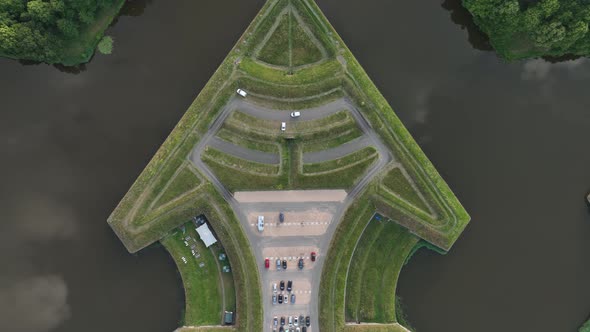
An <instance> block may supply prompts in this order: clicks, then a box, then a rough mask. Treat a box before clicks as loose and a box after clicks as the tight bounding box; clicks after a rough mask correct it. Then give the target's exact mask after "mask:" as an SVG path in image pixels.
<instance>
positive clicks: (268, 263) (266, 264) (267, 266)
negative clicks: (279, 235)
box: [264, 258, 270, 269]
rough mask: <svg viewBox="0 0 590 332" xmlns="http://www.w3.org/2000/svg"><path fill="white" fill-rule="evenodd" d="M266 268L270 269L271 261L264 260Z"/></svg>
mask: <svg viewBox="0 0 590 332" xmlns="http://www.w3.org/2000/svg"><path fill="white" fill-rule="evenodd" d="M264 267H265V268H267V269H268V268H269V267H270V259H268V258H267V259H265V260H264Z"/></svg>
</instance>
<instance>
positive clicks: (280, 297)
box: [279, 294, 283, 304]
mask: <svg viewBox="0 0 590 332" xmlns="http://www.w3.org/2000/svg"><path fill="white" fill-rule="evenodd" d="M282 303H283V294H279V304H282Z"/></svg>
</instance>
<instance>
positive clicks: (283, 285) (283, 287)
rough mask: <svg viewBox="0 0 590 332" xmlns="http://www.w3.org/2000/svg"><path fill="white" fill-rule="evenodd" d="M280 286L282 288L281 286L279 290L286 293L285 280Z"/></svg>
mask: <svg viewBox="0 0 590 332" xmlns="http://www.w3.org/2000/svg"><path fill="white" fill-rule="evenodd" d="M279 285H280V286H279V288H280V289H281V290H282V291H284V290H285V281H284V280H281V282H280V283H279Z"/></svg>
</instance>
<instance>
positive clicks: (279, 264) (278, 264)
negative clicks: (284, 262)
mask: <svg viewBox="0 0 590 332" xmlns="http://www.w3.org/2000/svg"><path fill="white" fill-rule="evenodd" d="M280 269H281V260H280V259H277V270H280Z"/></svg>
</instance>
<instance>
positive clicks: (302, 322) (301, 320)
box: [299, 315, 305, 326]
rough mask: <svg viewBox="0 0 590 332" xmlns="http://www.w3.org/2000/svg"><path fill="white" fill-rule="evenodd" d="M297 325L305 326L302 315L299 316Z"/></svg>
mask: <svg viewBox="0 0 590 332" xmlns="http://www.w3.org/2000/svg"><path fill="white" fill-rule="evenodd" d="M299 323H301V326H303V324H305V317H303V315H301V316H299Z"/></svg>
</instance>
